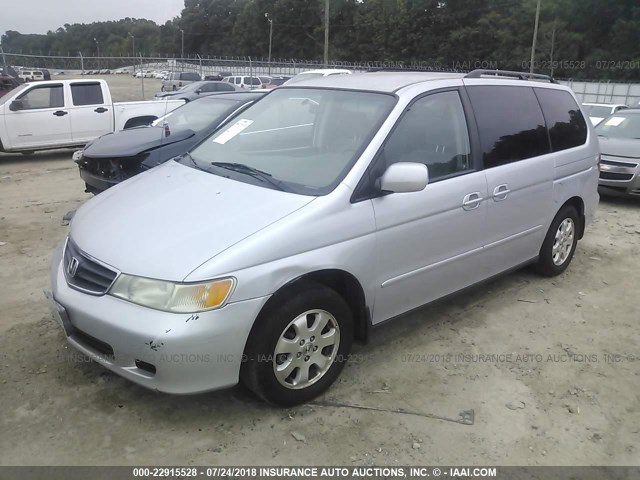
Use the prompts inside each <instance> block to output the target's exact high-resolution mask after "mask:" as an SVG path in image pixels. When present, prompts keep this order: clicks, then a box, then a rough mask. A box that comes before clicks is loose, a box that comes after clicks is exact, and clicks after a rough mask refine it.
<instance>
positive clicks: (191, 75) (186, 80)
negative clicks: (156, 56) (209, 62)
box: [162, 72, 202, 92]
mask: <svg viewBox="0 0 640 480" xmlns="http://www.w3.org/2000/svg"><path fill="white" fill-rule="evenodd" d="M200 80H202V79H201V78H200V75H199V74H198V73H195V72H173V73H170V74H169V77H168V78H167V79H166V80H163V81H162V91H163V92H174V91H176V90H178V89H179V88H182V87H184V86H185V85H188V84H190V83H193V82H199V81H200Z"/></svg>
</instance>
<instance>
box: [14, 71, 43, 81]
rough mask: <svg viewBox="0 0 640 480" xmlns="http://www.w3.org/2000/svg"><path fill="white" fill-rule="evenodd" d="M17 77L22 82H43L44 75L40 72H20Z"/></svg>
mask: <svg viewBox="0 0 640 480" xmlns="http://www.w3.org/2000/svg"><path fill="white" fill-rule="evenodd" d="M18 76H19V77H20V78H21V79H22V80H23V81H24V82H37V81H40V80H44V73H42V70H20V73H18Z"/></svg>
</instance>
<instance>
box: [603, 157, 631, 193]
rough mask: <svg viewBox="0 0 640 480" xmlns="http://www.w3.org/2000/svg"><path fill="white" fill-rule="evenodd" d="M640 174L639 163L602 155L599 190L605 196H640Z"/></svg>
mask: <svg viewBox="0 0 640 480" xmlns="http://www.w3.org/2000/svg"><path fill="white" fill-rule="evenodd" d="M639 174H640V166H639V162H638V161H636V160H632V159H623V158H619V157H609V156H607V155H602V160H601V163H600V178H599V179H598V189H599V190H600V192H601V193H602V194H605V195H617V196H640V175H639Z"/></svg>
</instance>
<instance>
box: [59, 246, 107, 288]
mask: <svg viewBox="0 0 640 480" xmlns="http://www.w3.org/2000/svg"><path fill="white" fill-rule="evenodd" d="M64 275H65V277H66V279H67V283H68V284H69V286H71V287H73V288H75V289H77V290H81V291H83V292H85V293H90V294H92V295H103V294H104V293H107V290H109V287H110V286H111V284H112V283H113V281H114V280H115V279H116V277H117V276H118V273H117V272H114V271H113V270H111V269H109V268H107V267H104V266H102V265H100V264H98V263H97V262H95V261H94V260H92V259H90V258H89V257H88V256H87V255H86V254H84V253H82V252H81V251H80V249H79V248H78V247H77V246H76V245H75V244H74V243H73V242H72V241H71V239H69V240H68V241H67V248H66V249H65V251H64Z"/></svg>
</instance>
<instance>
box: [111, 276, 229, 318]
mask: <svg viewBox="0 0 640 480" xmlns="http://www.w3.org/2000/svg"><path fill="white" fill-rule="evenodd" d="M234 285H235V279H234V278H223V279H220V280H211V281H209V282H203V283H173V282H166V281H164V280H154V279H151V278H143V277H135V276H133V275H125V274H120V276H119V277H118V279H117V280H116V282H115V283H114V284H113V286H112V287H111V289H110V290H109V294H110V295H113V296H114V297H118V298H122V299H123V300H127V301H129V302H132V303H137V304H138V305H143V306H145V307H149V308H154V309H156V310H163V311H165V312H172V313H195V312H202V311H204V310H212V309H214V308H219V307H221V306H223V305H224V303H225V302H226V301H227V299H228V298H229V295H230V294H231V291H232V290H233V287H234Z"/></svg>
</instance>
